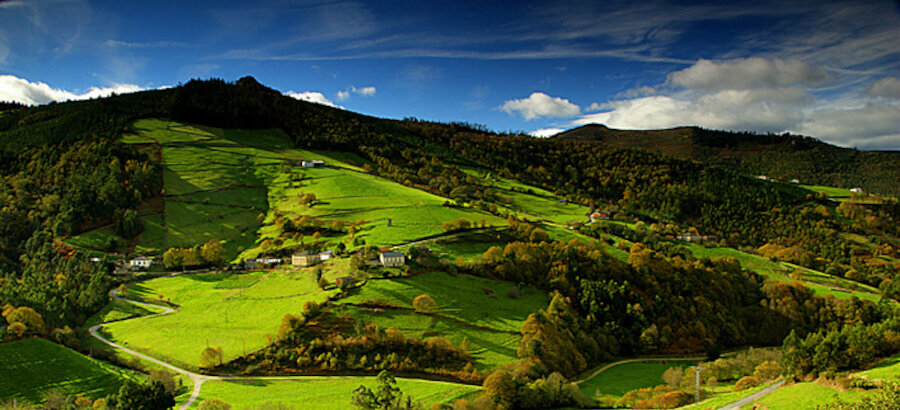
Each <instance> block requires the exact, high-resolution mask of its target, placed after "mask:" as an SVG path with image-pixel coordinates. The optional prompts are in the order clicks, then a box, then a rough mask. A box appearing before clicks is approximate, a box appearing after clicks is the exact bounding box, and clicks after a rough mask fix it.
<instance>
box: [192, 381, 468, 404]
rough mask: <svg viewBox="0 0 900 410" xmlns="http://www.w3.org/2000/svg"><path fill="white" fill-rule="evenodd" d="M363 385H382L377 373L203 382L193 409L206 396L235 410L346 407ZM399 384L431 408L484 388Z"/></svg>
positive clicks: (373, 387) (426, 383)
mask: <svg viewBox="0 0 900 410" xmlns="http://www.w3.org/2000/svg"><path fill="white" fill-rule="evenodd" d="M360 385H365V386H366V387H368V388H370V389H373V390H374V389H375V388H376V387H377V385H378V384H377V383H376V381H375V377H374V376H372V377H366V376H330V377H315V376H311V377H304V378H302V379H295V380H284V379H282V380H278V379H269V380H265V379H263V380H254V381H228V380H215V381H209V382H206V383H204V384H203V389H202V390H201V391H200V397H198V398H197V401H196V402H194V405H193V406H192V407H191V408H192V409H195V408H198V407H199V403H201V402H202V401H203V400H204V399H208V398H217V399H219V400H223V401H225V402H227V403H229V404H231V405H232V406H233V408H235V409H243V408H257V407H259V406H261V405H263V404H266V403H271V404H276V405H278V404H280V405H282V406H286V407H277V408H290V409H297V410H300V409H304V408H310V406H311V404H312V403H315V408H316V409H322V410H330V409H334V410H343V409H348V408H350V407H351V406H350V398H351V397H352V395H353V390H354V389H356V388H357V387H359V386H360ZM397 386H398V387H399V388H400V389H401V390H403V392H404V393H406V394H409V395H411V396H412V397H413V399H414V400H415V401H416V403H419V404H421V405H422V406H423V407H424V408H430V407H431V404H432V403H451V402H453V401H456V400H458V399H461V398H470V397H471V396H473V395H474V394H476V393H477V392H479V391H480V390H481V388H480V387H478V386H470V385H465V384H456V383H449V382H436V381H430V380H416V379H404V378H399V377H398V378H397Z"/></svg>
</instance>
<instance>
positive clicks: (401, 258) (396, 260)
mask: <svg viewBox="0 0 900 410" xmlns="http://www.w3.org/2000/svg"><path fill="white" fill-rule="evenodd" d="M378 260H379V261H381V264H382V265H383V266H387V267H393V266H403V265H405V264H406V255H404V254H402V253H400V252H381V254H380V255H378Z"/></svg>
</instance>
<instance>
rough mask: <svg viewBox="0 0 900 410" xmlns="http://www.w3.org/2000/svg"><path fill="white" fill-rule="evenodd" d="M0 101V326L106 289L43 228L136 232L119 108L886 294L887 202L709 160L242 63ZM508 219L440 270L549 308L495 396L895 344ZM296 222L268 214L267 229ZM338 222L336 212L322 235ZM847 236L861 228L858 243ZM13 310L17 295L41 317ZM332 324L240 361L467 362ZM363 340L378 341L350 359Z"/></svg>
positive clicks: (665, 262) (725, 280)
mask: <svg viewBox="0 0 900 410" xmlns="http://www.w3.org/2000/svg"><path fill="white" fill-rule="evenodd" d="M0 110H6V111H4V112H3V114H2V115H0V177H2V180H0V271H2V278H0V306H5V308H4V317H6V316H10V315H15V317H14V318H17V321H16V323H22V326H23V327H25V329H21V328H20V327H19V326H17V328H18V330H21V331H22V333H23V334H25V333H29V332H30V333H35V334H47V333H49V332H50V330H49V329H55V328H61V327H64V326H66V325H70V326H75V325H79V324H81V322H83V320H84V319H85V318H86V317H87V316H89V315H90V314H92V313H93V312H96V311H97V310H99V309H100V308H101V307H102V306H103V305H104V304H105V303H106V302H107V296H106V293H107V291H108V290H109V288H110V287H111V286H112V284H113V279H112V278H111V275H110V272H111V269H112V263H111V261H110V260H108V259H102V260H101V261H99V262H96V261H91V260H90V258H89V256H88V255H85V254H82V253H80V252H77V251H74V250H72V249H69V248H68V247H67V246H65V245H64V244H63V243H62V239H64V238H67V237H69V236H71V235H74V234H77V233H80V232H84V231H86V230H89V229H92V228H95V227H99V226H103V225H108V224H112V225H113V226H115V227H116V230H117V231H118V232H117V233H119V234H120V235H122V236H123V237H125V238H132V237H134V236H135V235H136V234H138V233H139V232H140V229H141V227H140V226H139V224H135V220H136V215H137V212H138V208H139V206H140V205H141V203H142V202H144V201H145V200H147V199H151V198H154V197H157V196H159V195H160V194H161V190H162V171H161V165H160V164H159V162H158V159H156V158H151V157H148V156H147V155H145V154H141V153H139V152H138V151H136V150H135V149H133V148H131V147H128V146H125V145H122V144H116V143H115V142H114V141H115V140H116V139H117V138H118V137H119V136H120V135H121V134H122V133H123V132H125V131H127V128H128V125H129V124H130V123H131V122H132V121H134V120H136V119H138V118H146V117H165V118H172V119H175V120H180V121H186V122H193V123H200V124H206V125H212V126H218V127H232V128H280V129H282V130H284V131H285V132H286V133H287V134H288V135H289V136H291V137H292V138H293V139H294V142H295V143H296V145H297V146H299V147H305V148H321V149H329V150H342V151H349V152H354V153H357V154H359V155H360V156H362V157H363V158H364V159H366V160H367V161H368V163H367V164H365V169H366V170H367V171H368V172H371V173H373V174H377V175H380V176H382V177H385V178H390V179H393V180H395V181H397V182H399V183H401V184H404V185H407V186H414V187H416V188H419V189H423V190H427V191H430V192H433V193H437V194H440V195H443V196H445V197H448V198H451V199H452V200H453V202H454V203H452V204H450V203H448V205H454V206H473V207H478V208H481V209H484V210H486V211H489V212H493V213H497V207H496V204H498V203H503V202H504V201H505V199H504V197H503V195H501V194H500V193H498V192H496V191H494V190H493V189H491V188H490V186H489V185H490V184H488V183H487V181H485V180H483V179H481V178H476V177H473V176H471V175H469V174H466V173H464V172H462V171H461V170H460V169H459V167H460V166H468V167H474V168H479V169H482V170H485V171H487V173H488V175H490V174H493V175H500V176H504V177H509V178H514V179H517V180H519V181H522V182H524V183H528V184H531V185H535V186H538V187H542V188H545V189H548V190H550V191H552V192H555V193H556V194H557V195H558V196H559V197H561V198H567V199H568V200H569V201H572V202H576V203H581V204H584V205H589V206H590V207H592V208H597V207H608V208H614V209H617V210H618V213H619V214H620V215H622V216H623V217H626V218H631V217H636V218H639V219H641V220H644V221H646V222H647V223H651V224H659V225H665V226H670V227H671V228H670V229H671V230H672V231H673V232H675V231H677V230H687V229H689V228H693V229H694V230H695V231H700V232H702V233H704V234H714V235H716V237H717V238H718V241H719V243H720V244H722V245H727V246H733V247H744V248H745V249H750V250H753V251H755V252H758V253H760V254H762V255H764V256H766V257H771V258H773V259H780V260H786V261H791V262H794V263H797V264H800V265H803V266H808V267H813V268H816V269H821V270H824V271H826V272H828V273H832V274H835V275H839V276H844V277H847V278H849V279H852V280H856V281H860V282H865V283H869V284H872V285H875V286H879V287H881V288H882V289H883V290H884V291H885V293H886V294H887V295H888V296H896V295H897V294H898V293H900V281H898V280H897V277H896V271H897V269H898V266H897V264H896V263H893V264H891V263H889V262H887V261H885V260H884V259H880V258H878V256H879V255H888V256H891V257H894V258H898V257H900V242H898V241H897V240H896V237H897V236H898V235H900V228H898V227H900V205H898V204H897V202H896V201H893V202H890V201H889V202H888V203H886V204H884V205H873V206H866V205H858V204H852V203H843V204H837V203H833V202H830V201H828V200H827V199H825V198H824V197H820V196H816V195H813V194H810V193H809V191H806V190H803V189H801V188H799V187H797V186H794V185H792V184H785V183H772V182H767V181H760V180H757V179H755V178H752V177H750V176H747V175H743V174H739V173H737V172H735V171H733V170H730V169H727V168H724V167H721V166H719V165H722V164H710V163H707V162H697V161H687V160H683V159H677V158H673V157H668V156H664V155H661V154H658V153H652V152H646V151H639V150H630V149H615V148H609V147H605V146H603V145H600V144H596V143H593V142H590V141H580V140H564V139H548V140H545V139H535V138H531V137H527V136H522V135H508V134H495V133H491V132H488V131H487V130H485V129H483V127H479V126H473V125H469V124H462V123H452V124H440V123H433V122H425V121H419V120H415V119H407V120H404V121H391V120H381V119H375V118H371V117H366V116H362V115H358V114H354V113H350V112H347V111H343V110H338V109H334V108H330V107H326V106H323V105H317V104H311V103H306V102H301V101H297V100H294V99H292V98H289V97H285V96H283V95H281V94H280V93H279V92H277V91H275V90H272V89H268V88H266V87H263V86H262V85H260V84H258V83H257V82H256V81H255V80H254V79H252V78H249V77H248V78H244V79H241V80H239V81H238V82H236V83H234V84H229V83H226V82H224V81H221V80H209V81H191V82H189V83H187V84H184V85H182V86H179V87H176V88H173V89H169V90H159V91H149V92H141V93H135V94H129V95H122V96H114V97H111V98H107V99H101V100H92V101H82V102H73V103H65V104H50V105H46V106H39V107H30V108H23V107H19V106H7V105H4V106H2V107H0ZM697 138H699V139H700V140H699V142H700V143H702V144H705V145H709V146H717V144H719V145H721V141H718V140H715V138H719V137H718V134H716V135H713V136H709V135H706V134H703V133H699V134H697ZM760 138H762V137H760ZM767 138H768V137H767ZM772 138H774V137H772ZM779 138H781V137H779ZM791 138H794V140H796V141H799V143H798V144H800V145H798V150H799V151H803V149H801V148H803V147H804V146H805V145H803V144H806V145H810V144H812V145H810V146H812V148H809V149H811V150H816V149H818V148H817V147H819V145H817V144H818V143H812V142H810V141H807V140H805V139H802V138H799V139H797V138H795V137H791ZM776 139H777V138H776ZM779 141H780V140H779ZM757 142H758V143H767V140H766V141H757ZM726 145H727V144H726ZM795 145H796V144H795ZM726 148H727V147H726ZM804 149H805V148H804ZM823 149H824V148H823ZM803 152H806V151H803ZM828 152H832V151H828ZM834 152H838V151H834ZM826 154H827V153H826ZM804 155H805V154H804ZM823 155H824V154H823ZM829 155H830V154H829ZM841 155H844V154H840V155H838V154H834V156H833V157H828V159H827V161H824V162H822V166H830V167H831V168H834V169H838V170H839V172H841V173H843V174H847V173H850V174H852V173H853V172H859V173H862V174H865V173H867V172H868V170H867V169H866V168H863V169H862V170H860V171H849V169H850V168H848V167H852V166H853V165H852V164H854V162H852V161H849V160H846V159H845V158H844V157H842V156H841ZM784 161H785V163H786V162H787V160H784ZM848 161H849V162H848ZM832 163H833V164H832ZM828 164H832V165H828ZM831 168H829V169H831ZM844 170H848V171H844ZM773 173H774V172H773ZM487 178H490V177H489V176H488V177H487ZM312 200H313V201H314V200H315V199H314V198H313V199H312ZM492 204H493V205H494V206H493V207H492V206H491V205H492ZM504 216H507V215H504ZM511 220H513V221H514V219H511ZM307 222H308V221H307ZM517 224H518V222H515V221H514V223H513V224H512V225H513V228H514V229H513V231H514V235H517V238H518V240H517V241H516V242H512V243H510V244H508V245H506V246H505V247H503V248H500V247H495V248H491V249H489V250H488V251H487V252H486V253H485V254H484V256H483V257H482V258H480V259H479V260H478V261H476V262H473V263H459V264H458V266H454V267H453V269H454V270H461V271H463V272H466V273H470V274H473V275H477V276H483V277H488V278H495V279H502V280H508V281H512V282H515V283H518V284H522V285H532V286H536V287H539V288H541V289H544V290H546V291H548V292H550V293H551V294H552V300H551V302H550V304H549V306H548V307H547V308H546V309H544V310H541V311H539V312H535V313H534V314H532V315H531V316H530V317H529V318H528V320H527V322H526V323H525V325H524V326H523V327H522V329H521V332H522V336H523V341H522V343H521V345H520V346H519V349H518V356H519V357H520V359H521V361H520V363H519V364H518V365H517V366H516V367H515V368H510V369H502V370H500V372H507V373H506V376H504V375H503V374H499V375H497V376H496V377H494V376H493V375H491V376H490V377H487V380H489V381H490V382H491V383H495V384H497V385H498V386H500V385H502V386H505V387H506V388H508V389H512V390H513V391H514V392H513V393H512V394H511V395H509V394H506V393H503V394H501V395H497V396H496V397H498V399H497V400H505V401H504V403H507V404H508V405H509V406H520V407H522V406H525V403H531V402H526V401H523V400H530V399H527V397H531V396H528V395H529V394H532V393H534V392H537V391H544V390H541V389H544V388H545V387H546V386H548V383H551V382H550V381H548V380H550V379H549V378H551V376H552V375H553V374H554V373H555V372H558V373H559V374H561V375H563V376H565V377H573V376H575V375H577V374H579V372H582V371H583V370H585V369H587V368H588V367H589V366H591V365H593V364H596V363H597V362H599V361H601V360H605V359H608V358H610V357H613V356H616V355H629V354H636V353H644V352H671V353H676V352H678V353H681V352H695V351H703V350H706V351H708V352H713V353H714V352H716V351H719V350H721V349H725V348H730V347H737V346H744V345H780V344H782V343H784V345H785V348H786V349H787V350H789V351H791V352H798V353H796V354H795V355H794V356H791V355H788V357H789V358H796V359H789V360H793V361H794V362H795V363H796V365H792V366H789V367H788V369H789V371H791V372H796V373H797V374H801V373H804V374H805V373H810V372H817V371H822V370H820V369H823V370H833V369H841V368H845V367H848V366H852V365H856V364H859V363H863V362H865V361H867V360H871V358H873V357H876V356H879V355H882V354H886V353H887V352H890V351H896V349H897V348H900V345H898V343H897V342H896V340H894V339H892V338H895V336H894V335H896V328H897V326H896V324H895V323H894V322H893V319H891V317H892V316H893V315H894V314H893V312H892V311H891V310H890V309H889V308H888V307H886V306H885V305H875V304H872V303H870V302H864V301H860V300H858V299H845V300H838V299H834V298H822V297H817V296H814V295H813V294H812V292H811V291H810V290H808V289H806V288H804V287H802V286H800V285H792V284H785V283H777V282H772V281H766V280H764V279H763V278H762V277H761V276H759V275H757V274H755V273H752V272H748V271H745V270H742V269H741V266H740V264H739V263H738V262H737V261H735V260H730V259H713V260H696V259H694V258H691V257H689V256H687V255H686V254H685V252H684V250H683V249H682V250H680V251H679V250H678V249H675V248H674V247H671V246H668V245H661V244H660V243H661V241H659V238H658V234H657V233H653V232H650V231H652V230H649V231H647V232H646V233H638V234H632V233H628V234H625V233H621V234H622V235H640V238H633V239H639V240H635V242H639V243H637V244H635V245H634V246H633V247H631V248H630V249H628V251H629V257H628V260H627V262H622V261H619V260H617V259H615V258H613V257H611V256H609V255H607V254H606V253H605V252H604V251H603V250H602V249H603V248H602V247H601V246H598V245H597V244H586V243H581V242H571V243H561V242H553V241H550V240H549V238H548V237H547V234H546V233H545V232H542V231H541V230H539V229H534V228H531V227H529V226H527V225H517ZM307 225H308V224H307V223H306V222H303V221H293V220H286V219H282V220H279V221H278V229H279V230H280V233H281V234H284V235H291V234H295V233H296V232H300V231H302V230H303V229H306V227H307ZM350 228H352V227H350ZM350 228H348V227H345V226H336V227H334V228H333V231H334V232H335V233H340V232H343V231H344V230H345V229H350ZM448 229H455V228H454V227H452V226H451V227H449V228H448ZM604 229H605V230H612V229H616V228H613V227H612V226H611V225H599V224H598V225H597V226H596V227H591V228H586V229H583V230H582V232H583V233H586V234H588V235H591V236H595V237H601V236H602V234H603V233H604ZM326 233H327V232H326ZM846 233H851V234H855V235H857V236H861V237H865V236H871V237H874V238H878V239H876V240H874V243H873V244H862V243H860V242H859V241H855V240H853V239H852V238H851V237H848V236H847V235H846ZM198 245H200V244H198ZM870 245H871V246H870ZM212 247H213V245H208V246H207V247H206V248H204V247H202V246H198V247H196V248H193V249H182V250H178V251H177V252H176V253H177V254H176V253H173V254H172V255H170V257H169V260H170V261H171V262H172V266H176V265H177V266H193V265H196V264H197V263H194V262H192V261H194V259H196V261H200V262H207V263H221V262H222V261H221V260H219V259H217V258H215V257H214V254H215V252H212V251H210V249H212ZM204 249H206V256H204V255H205V254H204ZM210 255H212V256H210ZM191 258H194V259H191ZM186 261H187V262H186ZM176 262H177V263H176ZM198 263H199V262H198ZM23 307H27V308H29V309H31V310H33V312H34V313H35V314H37V315H39V317H40V318H41V322H40V323H39V322H37V321H35V320H33V319H34V315H32V314H31V312H28V311H27V310H21V308H23ZM312 319H315V320H312ZM6 320H7V321H8V322H10V323H11V322H13V320H10V319H9V318H7V319H6ZM344 320H345V319H343V318H340V317H331V316H329V314H328V313H327V312H320V311H318V310H316V311H315V312H312V311H306V312H304V313H303V314H302V315H298V316H297V317H294V318H291V317H286V324H285V326H284V327H283V329H282V334H281V335H280V337H279V339H278V340H277V341H276V343H275V344H274V345H273V346H272V347H271V348H269V349H267V350H266V351H264V352H262V353H261V355H260V356H258V357H256V358H255V359H254V360H250V361H248V362H247V363H246V364H248V365H250V364H252V365H254V366H258V367H257V368H258V369H260V371H278V369H281V370H284V369H291V370H292V371H298V370H309V369H318V370H338V371H377V370H382V369H390V370H400V371H409V372H424V373H436V374H442V375H449V376H451V377H454V378H457V379H468V380H481V379H484V378H485V375H481V374H478V373H477V372H474V371H473V370H472V367H471V358H470V357H468V355H467V354H466V353H465V351H464V349H460V348H458V347H454V346H452V345H449V343H448V342H446V341H443V340H439V339H435V340H419V339H407V338H404V337H403V336H402V334H399V335H398V333H399V332H396V331H391V330H388V329H375V328H363V329H354V327H353V324H352V323H346V322H345V321H344ZM312 322H315V323H314V324H315V326H319V327H321V326H322V324H323V323H324V324H331V325H334V326H336V328H338V329H341V332H338V333H336V334H335V335H332V336H328V335H325V334H322V333H316V332H319V331H320V330H321V329H320V328H317V327H310V325H311V323H312ZM28 323H30V324H31V325H32V329H28V328H27V324H28ZM865 332H869V333H872V334H875V335H879V336H878V337H880V338H881V339H879V340H881V341H879V342H878V344H877V346H875V347H871V348H869V347H867V349H869V350H867V352H871V354H869V355H867V356H866V355H864V356H861V358H860V359H858V360H857V359H854V360H856V361H853V362H835V361H834V360H831V359H829V360H825V359H823V360H822V361H820V360H819V359H815V360H814V361H812V362H807V361H804V360H805V357H806V356H805V355H808V354H809V350H810V349H811V347H810V346H813V345H814V344H815V343H818V342H817V340H818V339H822V340H825V341H829V342H831V341H833V340H834V345H835V346H836V347H835V348H834V352H836V353H835V354H836V355H840V353H841V352H843V351H846V350H854V351H855V350H856V349H857V345H856V344H854V343H857V341H858V340H859V338H860V337H861V336H860V335H861V334H867V333H865ZM338 335H340V336H338ZM786 337H787V338H786ZM363 351H372V352H375V351H377V352H378V353H379V354H378V356H377V357H376V356H375V355H372V357H369V355H368V354H362V353H361V352H363ZM381 353H383V354H381ZM823 357H824V356H823ZM835 360H836V359H835ZM539 380H543V382H540V383H538V381H539ZM553 380H556V379H553ZM486 383H488V382H487V381H486ZM535 383H536V384H535ZM541 383H543V384H541ZM552 383H556V384H552ZM552 383H551V384H552V385H553V386H556V387H554V388H553V389H555V390H552V389H551V390H552V391H554V392H555V393H554V394H556V395H557V396H554V397H557V398H559V399H560V400H558V401H556V402H555V403H567V404H573V403H574V402H575V401H577V399H576V398H575V397H572V396H571V395H568V393H566V392H568V391H569V390H568V387H566V386H564V385H563V384H559V383H557V382H556V381H552ZM529 386H531V387H529ZM541 386H544V387H541ZM516 391H517V392H518V393H516ZM548 391H549V390H548ZM507 393H508V392H507ZM535 394H536V393H535ZM548 400H550V401H551V402H552V401H553V400H555V399H548ZM537 402H540V401H539V400H538V401H537ZM498 403H499V402H498ZM541 403H545V402H541ZM545 404H546V403H545ZM501 407H502V406H501Z"/></svg>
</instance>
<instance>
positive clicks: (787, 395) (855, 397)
mask: <svg viewBox="0 0 900 410" xmlns="http://www.w3.org/2000/svg"><path fill="white" fill-rule="evenodd" d="M866 395H867V393H866V392H858V391H852V390H848V391H844V392H838V391H837V390H835V389H833V388H831V387H827V386H823V385H820V384H818V383H814V382H806V383H796V384H792V385H788V386H783V387H781V388H780V389H778V390H775V391H774V392H772V393H771V394H769V395H767V396H766V397H763V398H761V399H759V400H757V401H755V402H753V404H752V405H761V406H766V408H768V409H770V410H803V409H811V410H812V409H816V408H819V407H820V406H822V405H824V404H828V403H833V402H835V401H837V398H838V397H840V399H841V400H843V401H847V402H855V401H859V400H861V399H862V398H863V397H865V396H866Z"/></svg>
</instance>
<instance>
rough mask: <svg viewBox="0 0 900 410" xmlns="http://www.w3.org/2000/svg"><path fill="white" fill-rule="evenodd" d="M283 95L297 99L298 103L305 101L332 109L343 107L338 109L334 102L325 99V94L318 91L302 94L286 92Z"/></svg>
mask: <svg viewBox="0 0 900 410" xmlns="http://www.w3.org/2000/svg"><path fill="white" fill-rule="evenodd" d="M284 95H286V96H288V97H291V98H295V99H298V100H300V101H307V102H311V103H316V104H322V105H327V106H329V107H334V108H343V107H338V106H337V105H335V104H334V101H331V100H329V99H328V98H327V97H325V94H322V93H320V92H318V91H304V92H296V91H288V92H285V93H284Z"/></svg>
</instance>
